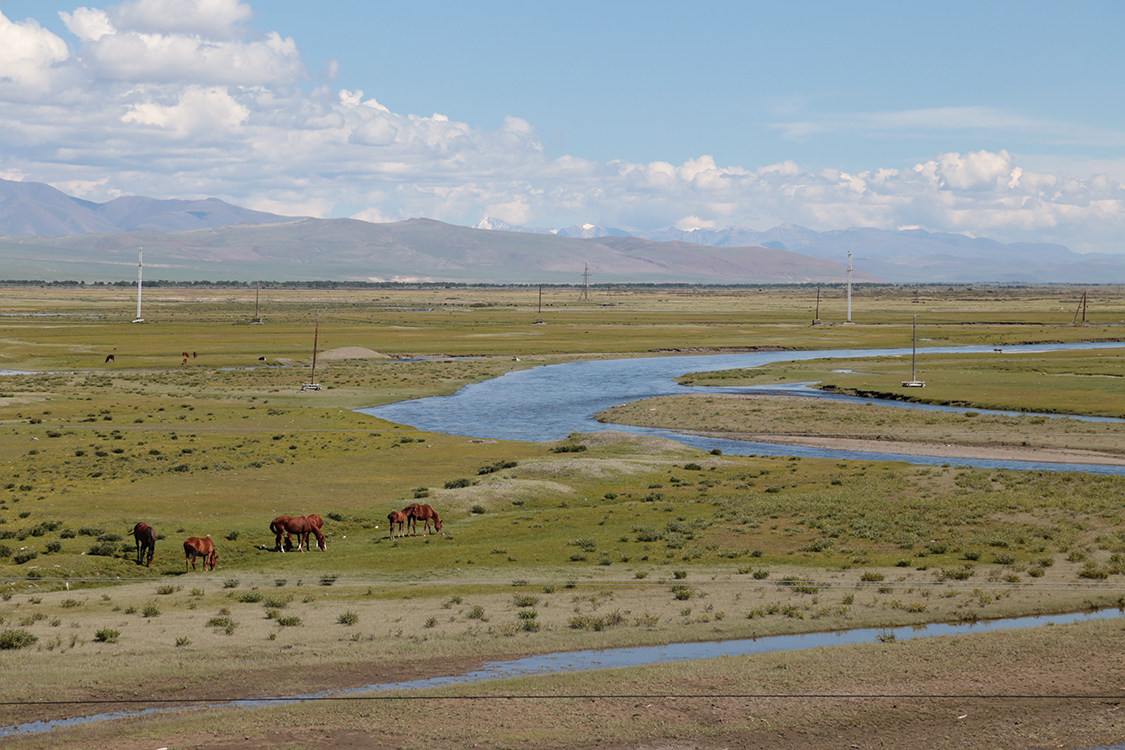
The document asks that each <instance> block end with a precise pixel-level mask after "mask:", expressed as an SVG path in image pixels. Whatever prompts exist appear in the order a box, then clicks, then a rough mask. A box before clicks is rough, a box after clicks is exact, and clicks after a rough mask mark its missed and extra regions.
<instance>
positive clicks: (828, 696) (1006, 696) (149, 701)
mask: <svg viewBox="0 0 1125 750" xmlns="http://www.w3.org/2000/svg"><path fill="white" fill-rule="evenodd" d="M377 689H378V688H376V690H377ZM614 699H616V700H692V699H704V700H921V701H936V700H1098V701H1113V702H1121V701H1125V694H1101V693H1098V694H1089V693H1053V694H1048V693H562V694H551V695H544V694H529V695H522V694H517V693H500V694H495V695H484V694H472V695H384V694H379V693H376V692H372V693H371V694H362V695H308V696H263V697H260V698H219V699H215V698H208V699H192V698H86V699H74V700H43V701H0V706H15V707H30V706H84V705H91V706H97V705H142V706H159V705H169V704H171V705H182V706H199V707H200V708H220V707H223V706H226V705H232V704H233V705H239V704H259V703H320V702H327V701H343V702H347V701H462V700H472V701H483V700H538V701H542V700H614ZM64 720H65V719H64ZM45 721H49V720H45Z"/></svg>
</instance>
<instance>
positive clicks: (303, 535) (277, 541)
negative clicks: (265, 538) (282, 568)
mask: <svg viewBox="0 0 1125 750" xmlns="http://www.w3.org/2000/svg"><path fill="white" fill-rule="evenodd" d="M323 526H324V519H322V518H321V517H320V516H318V515H316V514H315V513H314V514H313V515H311V516H278V517H277V518H275V519H273V520H272V521H270V531H272V532H273V533H274V537H275V538H274V547H275V549H277V551H278V552H284V551H285V548H286V547H292V538H291V536H290V535H296V537H297V551H298V552H303V551H304V550H306V549H308V546H309V535H310V534H315V535H316V546H317V547H319V548H320V549H322V550H327V549H328V542H327V541H326V540H325V539H324V532H322V531H321V527H323ZM282 536H284V537H285V544H282V543H281V537H282Z"/></svg>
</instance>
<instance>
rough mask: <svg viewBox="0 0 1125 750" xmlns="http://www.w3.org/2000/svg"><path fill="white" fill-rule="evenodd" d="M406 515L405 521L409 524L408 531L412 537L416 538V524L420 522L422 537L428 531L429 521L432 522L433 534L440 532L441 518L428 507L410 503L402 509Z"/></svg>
mask: <svg viewBox="0 0 1125 750" xmlns="http://www.w3.org/2000/svg"><path fill="white" fill-rule="evenodd" d="M402 512H403V513H405V514H406V520H407V522H408V523H409V524H410V530H411V533H412V535H413V536H418V522H419V521H422V522H423V525H422V536H425V535H426V534H427V533H428V532H429V530H430V521H431V520H432V521H433V522H434V533H437V532H439V531H441V517H440V516H439V515H438V514H437V511H436V510H434V509H433V508H431V507H430V506H428V505H419V504H418V503H411V504H410V505H407V506H406V507H405V508H403V509H402Z"/></svg>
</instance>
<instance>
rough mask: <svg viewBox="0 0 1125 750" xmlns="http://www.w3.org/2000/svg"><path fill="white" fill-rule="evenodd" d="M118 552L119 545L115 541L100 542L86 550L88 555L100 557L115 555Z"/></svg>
mask: <svg viewBox="0 0 1125 750" xmlns="http://www.w3.org/2000/svg"><path fill="white" fill-rule="evenodd" d="M116 552H117V545H116V544H114V543H113V542H98V543H97V544H95V545H93V546H91V547H90V549H89V550H87V551H86V554H87V555H97V556H100V557H113V555H114V554H115V553H116Z"/></svg>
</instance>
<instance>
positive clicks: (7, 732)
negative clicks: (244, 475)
mask: <svg viewBox="0 0 1125 750" xmlns="http://www.w3.org/2000/svg"><path fill="white" fill-rule="evenodd" d="M1122 616H1125V612H1123V611H1122V610H1116V609H1103V610H1096V611H1090V612H1076V613H1070V614H1062V615H1042V616H1038V617H1013V618H1008V619H1001V620H981V621H975V622H968V623H957V624H949V623H931V624H928V625H916V626H905V627H900V628H856V629H854V630H841V631H837V632H830V633H801V634H798V635H776V636H768V637H763V638H747V639H739V640H730V641H704V642H693V643H670V644H666V645H663V646H638V647H632V648H611V649H603V650H586V651H567V652H562V653H554V654H538V655H535V656H527V657H524V658H522V659H512V660H509V661H497V662H489V663H487V664H485V665H484V666H482V667H481V668H480V669H475V670H472V671H470V672H465V673H463V674H458V675H447V676H442V677H429V678H425V679H419V680H408V681H405V682H388V683H375V684H372V685H363V686H361V687H356V688H349V689H346V690H331V691H322V692H317V693H306V694H303V695H293V696H284V697H281V696H279V697H269V698H254V699H245V700H231V701H225V702H219V703H207V704H203V703H199V704H194V703H193V704H192V705H180V706H170V707H169V706H162V707H157V708H148V709H143V710H137V711H114V712H109V713H101V714H92V715H89V716H79V717H74V718H69V719H55V720H53V721H33V722H28V723H26V724H17V725H14V726H6V727H0V738H3V737H13V736H19V735H32V734H39V733H42V732H50V731H53V730H56V729H63V728H66V727H76V726H82V725H85V724H93V723H96V722H101V721H112V720H114V719H128V718H137V717H141V716H153V715H157V714H162V713H168V712H171V711H197V710H200V709H216V708H220V709H221V708H251V709H253V708H264V707H267V706H277V705H283V704H287V703H300V702H304V701H324V700H363V699H372V698H377V697H378V694H380V693H389V692H396V693H397V692H402V691H413V690H424V689H427V688H440V687H447V686H449V685H461V684H467V683H476V682H486V681H490V680H503V679H509V678H515V677H526V676H530V675H548V674H564V673H569V672H584V671H590V670H596V669H615V668H620V667H637V666H644V665H647V664H667V663H670V662H679V661H693V660H697V659H716V658H720V657H724V656H748V655H752V654H766V653H772V652H776V651H798V650H804V649H813V648H824V647H828V646H844V645H850V644H857V643H873V642H875V641H881V642H886V643H889V642H893V641H906V640H912V639H915V638H933V637H937V636H950V635H966V634H969V633H987V632H995V631H1000V630H1017V629H1020V628H1031V627H1041V626H1052V625H1065V624H1069V623H1074V622H1088V621H1090V620H1107V619H1114V618H1120V617H1122ZM157 701H159V699H156V700H155V701H154V702H157Z"/></svg>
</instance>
